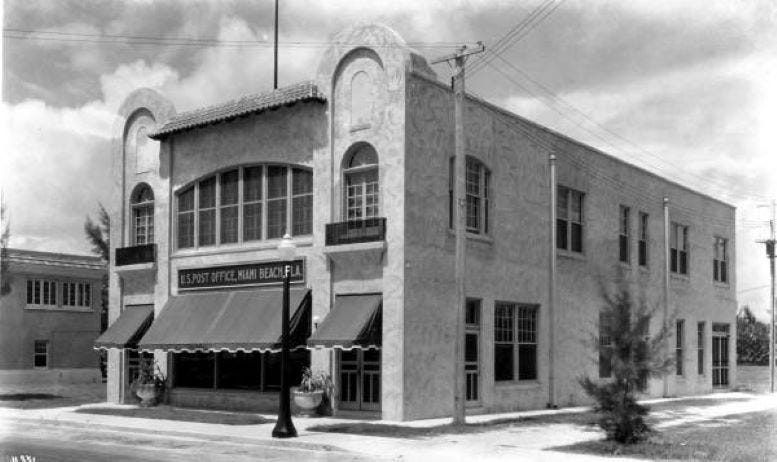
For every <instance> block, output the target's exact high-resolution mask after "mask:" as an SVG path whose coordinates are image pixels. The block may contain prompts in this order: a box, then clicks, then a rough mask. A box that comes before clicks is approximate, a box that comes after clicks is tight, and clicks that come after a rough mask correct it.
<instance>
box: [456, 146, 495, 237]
mask: <svg viewBox="0 0 777 462" xmlns="http://www.w3.org/2000/svg"><path fill="white" fill-rule="evenodd" d="M455 162H456V161H455V159H454V158H453V157H451V159H450V163H449V170H448V172H449V175H448V214H449V217H448V225H449V226H450V227H451V228H455V223H454V220H455V210H454V208H453V206H454V204H455V198H454V187H455V183H456V171H455V167H456V163H455ZM464 172H465V176H464V191H465V197H466V199H465V204H466V208H465V217H466V218H465V220H466V221H465V223H466V230H467V232H468V233H474V234H488V233H489V227H490V226H491V217H490V215H489V211H490V201H491V171H490V170H489V169H488V167H486V166H485V164H483V163H482V162H480V161H479V160H477V159H476V158H474V157H467V159H466V168H465V170H464Z"/></svg>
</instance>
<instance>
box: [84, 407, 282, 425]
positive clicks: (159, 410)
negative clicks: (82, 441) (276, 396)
mask: <svg viewBox="0 0 777 462" xmlns="http://www.w3.org/2000/svg"><path fill="white" fill-rule="evenodd" d="M76 412H78V413H81V414H99V415H112V416H118V417H138V418H142V419H163V420H177V421H179V422H199V423H209V424H222V425H260V424H265V423H270V422H271V421H270V420H268V419H265V418H264V417H261V416H258V415H256V414H249V413H244V412H223V411H210V410H208V411H202V410H198V409H183V408H177V407H170V406H155V407H131V408H115V407H83V408H81V409H77V410H76Z"/></svg>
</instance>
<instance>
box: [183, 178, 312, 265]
mask: <svg viewBox="0 0 777 462" xmlns="http://www.w3.org/2000/svg"><path fill="white" fill-rule="evenodd" d="M176 229H177V242H178V248H179V249H185V248H191V247H197V246H200V247H201V246H208V245H216V244H217V243H218V244H233V243H238V242H248V241H257V240H261V239H274V238H280V237H283V235H284V234H285V233H287V232H288V233H290V234H292V235H304V234H310V233H312V231H313V173H312V172H311V171H310V170H309V169H302V168H294V167H287V166H283V165H259V166H252V167H243V168H240V169H233V170H229V171H226V172H222V173H220V174H218V175H214V176H211V177H209V178H206V179H203V180H200V181H198V182H197V183H195V184H194V185H192V186H190V187H188V188H186V189H184V190H182V191H181V192H179V193H178V194H177V227H176Z"/></svg>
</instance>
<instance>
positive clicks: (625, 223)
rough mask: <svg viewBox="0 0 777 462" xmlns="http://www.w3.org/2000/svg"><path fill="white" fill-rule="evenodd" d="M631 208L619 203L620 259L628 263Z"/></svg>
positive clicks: (629, 259)
mask: <svg viewBox="0 0 777 462" xmlns="http://www.w3.org/2000/svg"><path fill="white" fill-rule="evenodd" d="M630 229H631V209H630V208H629V207H625V206H623V205H621V208H620V236H619V239H618V244H619V253H620V261H622V262H623V263H629V262H630V261H631V258H630V257H631V256H630V252H629V250H630V247H631V239H630V237H631V233H630Z"/></svg>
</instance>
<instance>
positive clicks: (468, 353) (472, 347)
mask: <svg viewBox="0 0 777 462" xmlns="http://www.w3.org/2000/svg"><path fill="white" fill-rule="evenodd" d="M464 326H465V327H464V332H465V333H464V377H465V383H466V398H465V402H466V405H467V406H478V405H479V404H480V300H467V311H466V316H465V324H464Z"/></svg>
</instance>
